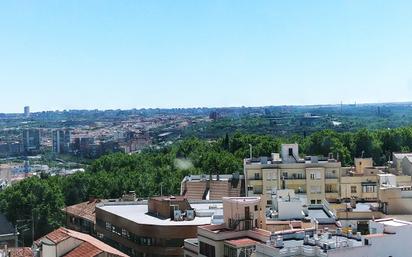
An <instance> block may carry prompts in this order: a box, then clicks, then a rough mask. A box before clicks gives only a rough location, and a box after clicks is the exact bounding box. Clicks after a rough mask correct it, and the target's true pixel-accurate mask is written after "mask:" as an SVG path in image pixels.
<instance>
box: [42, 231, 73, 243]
mask: <svg viewBox="0 0 412 257" xmlns="http://www.w3.org/2000/svg"><path fill="white" fill-rule="evenodd" d="M69 237H70V236H69V235H68V234H67V232H66V231H65V229H64V228H59V229H56V230H54V231H52V232H50V233H49V234H47V235H46V236H45V238H47V239H49V240H50V241H52V242H53V243H55V244H58V243H60V242H62V241H64V240H66V239H68V238H69Z"/></svg>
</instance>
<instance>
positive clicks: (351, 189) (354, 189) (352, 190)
mask: <svg viewBox="0 0 412 257" xmlns="http://www.w3.org/2000/svg"><path fill="white" fill-rule="evenodd" d="M350 192H351V193H352V194H356V186H351V187H350Z"/></svg>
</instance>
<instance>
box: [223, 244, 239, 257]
mask: <svg viewBox="0 0 412 257" xmlns="http://www.w3.org/2000/svg"><path fill="white" fill-rule="evenodd" d="M223 254H224V255H223V256H224V257H237V249H236V248H233V247H230V246H228V245H225V247H224V253H223Z"/></svg>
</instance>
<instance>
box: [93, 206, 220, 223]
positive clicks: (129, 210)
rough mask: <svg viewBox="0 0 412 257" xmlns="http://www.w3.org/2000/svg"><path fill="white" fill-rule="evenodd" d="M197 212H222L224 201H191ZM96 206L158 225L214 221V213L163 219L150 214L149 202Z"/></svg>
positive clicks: (131, 218)
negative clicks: (192, 217)
mask: <svg viewBox="0 0 412 257" xmlns="http://www.w3.org/2000/svg"><path fill="white" fill-rule="evenodd" d="M190 205H191V207H192V208H193V209H195V211H196V212H199V213H202V214H204V213H208V212H210V213H211V214H213V213H216V214H220V213H221V212H222V211H221V210H222V208H223V204H222V203H216V202H210V203H209V202H207V203H191V204H190ZM96 208H98V209H101V210H104V211H106V212H108V213H111V214H114V215H116V216H118V217H121V218H124V219H127V220H130V221H132V222H135V223H137V224H143V225H156V226H200V225H209V224H211V223H212V215H210V216H209V215H207V216H206V215H205V216H204V215H202V217H199V216H197V215H196V217H195V219H193V220H184V221H174V220H171V219H170V218H168V219H162V218H159V217H156V216H153V215H151V214H148V205H147V203H138V202H105V203H103V204H99V205H97V206H96Z"/></svg>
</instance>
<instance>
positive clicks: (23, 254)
mask: <svg viewBox="0 0 412 257" xmlns="http://www.w3.org/2000/svg"><path fill="white" fill-rule="evenodd" d="M10 257H33V250H32V249H31V248H30V247H19V248H11V249H10Z"/></svg>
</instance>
